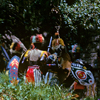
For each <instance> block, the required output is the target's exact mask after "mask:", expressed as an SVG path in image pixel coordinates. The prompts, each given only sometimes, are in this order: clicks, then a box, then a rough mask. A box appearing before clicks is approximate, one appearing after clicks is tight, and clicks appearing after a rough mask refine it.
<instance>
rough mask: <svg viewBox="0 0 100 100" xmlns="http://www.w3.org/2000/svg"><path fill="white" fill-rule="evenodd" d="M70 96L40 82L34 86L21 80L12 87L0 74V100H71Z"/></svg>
mask: <svg viewBox="0 0 100 100" xmlns="http://www.w3.org/2000/svg"><path fill="white" fill-rule="evenodd" d="M72 96H73V95H72V94H71V93H68V92H66V89H62V88H61V87H59V86H58V85H55V86H50V85H49V84H44V83H42V82H41V83H40V85H38V86H35V85H34V84H31V83H26V82H25V81H23V80H22V81H20V83H19V84H18V85H12V84H11V83H10V82H9V77H8V76H7V75H6V74H5V73H0V100H71V99H72ZM84 100H94V99H92V98H85V99H84ZM95 100H97V99H95Z"/></svg>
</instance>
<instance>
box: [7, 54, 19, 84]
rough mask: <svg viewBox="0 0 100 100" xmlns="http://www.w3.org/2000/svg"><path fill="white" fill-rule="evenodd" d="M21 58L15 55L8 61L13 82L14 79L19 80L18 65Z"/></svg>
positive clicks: (8, 68)
mask: <svg viewBox="0 0 100 100" xmlns="http://www.w3.org/2000/svg"><path fill="white" fill-rule="evenodd" d="M19 60H20V58H19V57H18V56H16V55H15V56H13V57H12V58H11V60H10V61H9V62H8V65H7V68H6V69H7V70H9V73H8V75H9V77H10V82H11V83H13V81H14V80H18V65H19Z"/></svg>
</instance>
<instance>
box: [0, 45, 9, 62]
mask: <svg viewBox="0 0 100 100" xmlns="http://www.w3.org/2000/svg"><path fill="white" fill-rule="evenodd" d="M1 50H2V53H3V56H4V57H5V59H6V60H7V61H9V60H10V57H9V55H8V53H7V52H6V50H5V49H4V47H3V46H1Z"/></svg>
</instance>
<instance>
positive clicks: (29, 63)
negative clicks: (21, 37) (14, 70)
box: [18, 34, 48, 83]
mask: <svg viewBox="0 0 100 100" xmlns="http://www.w3.org/2000/svg"><path fill="white" fill-rule="evenodd" d="M30 42H31V45H30V48H29V49H28V50H27V51H26V52H25V53H24V54H23V55H22V57H21V59H20V62H19V68H18V76H19V77H21V76H22V75H23V74H24V75H26V78H27V80H28V81H29V82H30V81H31V82H33V83H34V82H35V80H34V79H37V78H36V77H34V75H35V74H34V71H36V72H37V73H38V74H39V73H40V74H39V75H41V74H42V73H43V74H46V72H47V69H46V68H47V67H45V68H44V69H43V68H42V67H41V66H42V64H43V62H42V63H41V62H40V58H41V57H42V56H44V57H45V58H46V57H47V56H48V53H47V51H43V50H40V49H39V48H40V47H41V45H42V43H43V42H44V38H43V36H42V34H37V35H33V36H31V37H30ZM37 69H38V70H37ZM30 78H31V79H30Z"/></svg>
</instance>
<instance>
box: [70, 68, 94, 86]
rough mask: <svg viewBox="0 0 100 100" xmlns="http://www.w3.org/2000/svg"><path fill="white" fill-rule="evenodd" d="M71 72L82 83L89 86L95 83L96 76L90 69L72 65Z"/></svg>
mask: <svg viewBox="0 0 100 100" xmlns="http://www.w3.org/2000/svg"><path fill="white" fill-rule="evenodd" d="M71 73H72V75H73V76H74V78H76V79H77V80H78V81H79V83H80V84H81V85H85V86H88V85H92V84H94V76H93V74H92V72H91V71H89V70H85V69H83V68H80V67H72V68H71Z"/></svg>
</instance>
